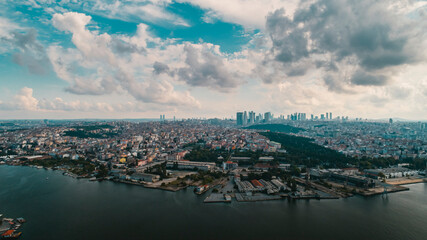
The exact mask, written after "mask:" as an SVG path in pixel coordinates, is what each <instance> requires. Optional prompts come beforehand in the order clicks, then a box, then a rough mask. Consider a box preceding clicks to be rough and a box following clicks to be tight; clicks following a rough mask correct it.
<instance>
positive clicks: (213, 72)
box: [177, 45, 240, 91]
mask: <svg viewBox="0 0 427 240" xmlns="http://www.w3.org/2000/svg"><path fill="white" fill-rule="evenodd" d="M184 52H185V54H186V60H185V63H186V64H187V65H188V67H184V68H179V69H178V70H177V74H178V76H179V78H180V79H181V80H182V81H185V82H186V83H187V84H189V85H191V86H200V87H209V88H212V89H216V90H219V91H228V90H229V89H231V88H236V87H237V86H238V85H239V83H240V80H239V79H238V76H237V74H236V73H231V72H229V71H228V70H227V69H226V67H225V65H224V62H223V61H224V60H223V59H222V58H221V57H220V56H217V55H214V54H213V53H212V52H210V51H209V50H199V49H196V48H194V47H193V46H191V45H186V46H185V47H184Z"/></svg>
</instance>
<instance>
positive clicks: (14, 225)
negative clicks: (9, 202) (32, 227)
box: [0, 214, 26, 239]
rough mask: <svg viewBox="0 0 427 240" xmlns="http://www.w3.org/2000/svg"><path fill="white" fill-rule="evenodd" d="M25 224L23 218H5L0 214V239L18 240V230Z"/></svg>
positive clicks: (20, 233)
mask: <svg viewBox="0 0 427 240" xmlns="http://www.w3.org/2000/svg"><path fill="white" fill-rule="evenodd" d="M25 222H26V220H25V219H24V218H16V219H13V218H6V217H3V214H0V239H18V238H19V237H20V236H21V235H22V232H19V231H18V230H19V229H20V228H21V227H22V224H23V223H25Z"/></svg>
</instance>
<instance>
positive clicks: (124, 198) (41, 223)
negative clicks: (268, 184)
mask: <svg viewBox="0 0 427 240" xmlns="http://www.w3.org/2000/svg"><path fill="white" fill-rule="evenodd" d="M46 177H48V178H49V179H48V180H46ZM408 186H409V187H410V189H411V190H410V191H406V192H400V193H393V194H389V196H388V198H385V199H384V198H382V197H381V196H376V197H371V198H362V197H352V198H348V199H338V200H322V201H318V200H310V201H306V200H299V201H288V200H282V201H271V202H257V203H237V202H233V203H231V204H225V203H224V204H204V203H203V199H204V198H205V197H206V196H196V195H195V194H194V193H193V192H192V191H191V190H184V191H180V192H176V193H173V192H166V191H161V190H153V189H145V188H143V187H139V186H133V185H126V184H119V183H113V182H89V181H87V180H78V179H74V178H71V177H65V176H63V175H62V174H61V173H60V172H55V171H48V170H38V169H34V168H28V167H12V166H0V213H3V214H4V215H5V216H8V217H14V218H15V217H24V218H26V219H27V220H28V222H27V223H26V224H24V226H23V228H21V230H22V232H23V237H22V239H24V240H39V239H40V240H50V239H61V240H68V239H171V238H174V239H427V184H424V183H421V184H414V185H408Z"/></svg>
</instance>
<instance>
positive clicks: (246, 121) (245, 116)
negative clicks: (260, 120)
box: [243, 111, 248, 125]
mask: <svg viewBox="0 0 427 240" xmlns="http://www.w3.org/2000/svg"><path fill="white" fill-rule="evenodd" d="M246 124H248V113H247V112H246V111H244V112H243V125H246Z"/></svg>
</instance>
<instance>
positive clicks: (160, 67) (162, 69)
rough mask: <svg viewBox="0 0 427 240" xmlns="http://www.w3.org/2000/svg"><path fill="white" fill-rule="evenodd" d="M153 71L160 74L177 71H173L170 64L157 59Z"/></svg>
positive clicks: (169, 73) (170, 73)
mask: <svg viewBox="0 0 427 240" xmlns="http://www.w3.org/2000/svg"><path fill="white" fill-rule="evenodd" d="M153 73H154V74H155V75H160V74H162V73H165V74H168V75H169V76H174V75H175V72H174V71H172V70H171V69H170V68H169V66H168V65H166V64H164V63H161V62H157V61H156V62H154V64H153Z"/></svg>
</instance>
